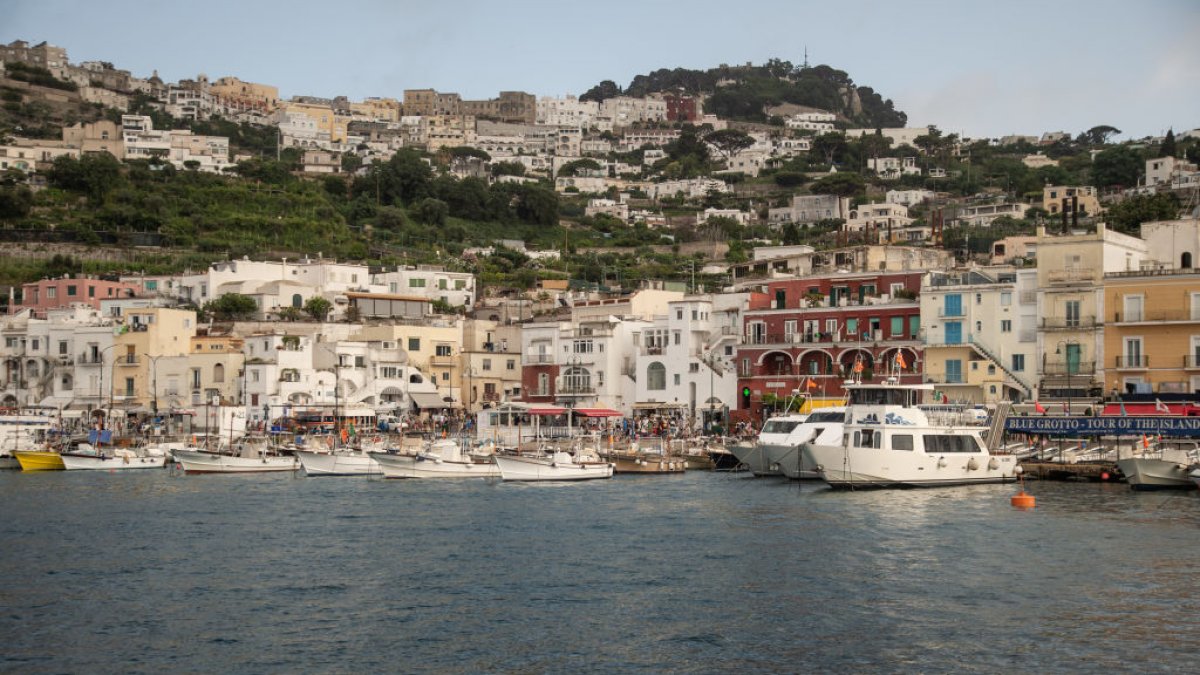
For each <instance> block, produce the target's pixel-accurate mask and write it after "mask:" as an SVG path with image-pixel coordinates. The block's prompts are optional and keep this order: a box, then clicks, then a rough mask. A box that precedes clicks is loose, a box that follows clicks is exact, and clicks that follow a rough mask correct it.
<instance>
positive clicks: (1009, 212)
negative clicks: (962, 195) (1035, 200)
mask: <svg viewBox="0 0 1200 675" xmlns="http://www.w3.org/2000/svg"><path fill="white" fill-rule="evenodd" d="M1028 210H1029V204H1025V203H1022V202H1017V203H1005V204H977V205H974V206H964V207H962V208H961V209H959V210H958V213H957V215H955V217H954V219H953V220H952V221H950V222H952V223H954V224H957V225H961V226H967V227H987V226H988V225H991V224H992V221H994V220H996V219H997V218H1000V217H1002V216H1006V217H1008V218H1015V219H1017V220H1020V219H1022V218H1024V217H1025V212H1026V211H1028Z"/></svg>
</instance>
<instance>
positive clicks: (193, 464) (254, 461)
mask: <svg viewBox="0 0 1200 675" xmlns="http://www.w3.org/2000/svg"><path fill="white" fill-rule="evenodd" d="M174 454H175V461H176V462H177V463H178V464H179V465H180V466H181V467H182V468H183V470H184V472H186V473H265V472H274V471H279V472H282V471H295V470H296V469H298V468H300V463H299V462H298V461H296V458H295V457H288V456H274V455H269V456H266V457H234V456H232V455H218V454H215V453H211V452H200V451H198V450H176V451H175V453H174Z"/></svg>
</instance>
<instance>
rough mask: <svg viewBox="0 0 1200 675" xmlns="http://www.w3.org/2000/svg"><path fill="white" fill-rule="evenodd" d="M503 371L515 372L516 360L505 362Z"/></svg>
mask: <svg viewBox="0 0 1200 675" xmlns="http://www.w3.org/2000/svg"><path fill="white" fill-rule="evenodd" d="M504 369H505V370H516V369H517V362H516V360H515V359H509V360H508V361H507V362H505V364H504Z"/></svg>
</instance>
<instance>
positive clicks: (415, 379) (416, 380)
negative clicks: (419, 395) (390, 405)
mask: <svg viewBox="0 0 1200 675" xmlns="http://www.w3.org/2000/svg"><path fill="white" fill-rule="evenodd" d="M408 381H409V382H410V383H412V384H421V383H422V382H424V381H425V380H424V379H422V378H421V376H420V375H419V374H418V373H413V374H412V375H409V376H408Z"/></svg>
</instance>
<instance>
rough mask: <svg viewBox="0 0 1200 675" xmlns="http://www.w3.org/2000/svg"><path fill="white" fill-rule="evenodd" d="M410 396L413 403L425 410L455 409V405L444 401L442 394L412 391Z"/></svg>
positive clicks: (409, 393)
mask: <svg viewBox="0 0 1200 675" xmlns="http://www.w3.org/2000/svg"><path fill="white" fill-rule="evenodd" d="M408 395H409V397H410V398H412V401H413V403H415V404H416V405H417V407H418V408H421V409H423V410H430V409H437V408H452V407H454V405H453V404H451V403H447V402H445V401H443V400H442V397H441V395H440V394H436V393H432V392H427V391H410V392H408Z"/></svg>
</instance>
